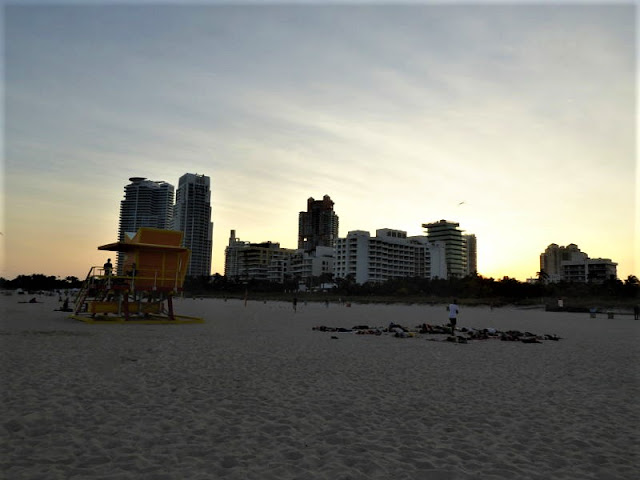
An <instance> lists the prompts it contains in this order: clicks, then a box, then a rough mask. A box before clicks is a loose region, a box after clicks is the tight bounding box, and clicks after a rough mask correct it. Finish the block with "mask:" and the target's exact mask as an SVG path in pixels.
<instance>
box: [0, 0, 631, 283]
mask: <svg viewBox="0 0 640 480" xmlns="http://www.w3.org/2000/svg"><path fill="white" fill-rule="evenodd" d="M4 20H5V25H4V29H5V35H4V44H5V52H6V53H5V137H4V143H5V169H4V172H3V175H4V181H3V187H2V188H3V195H2V198H3V201H4V208H3V209H2V215H3V217H4V218H3V219H2V232H3V235H2V236H0V241H1V242H2V244H1V246H2V252H3V257H2V258H1V259H0V265H1V269H0V276H2V277H5V278H13V277H14V276H16V275H19V274H30V273H44V274H47V275H60V276H66V275H74V276H78V277H83V276H84V275H85V274H86V272H87V271H88V268H89V266H91V265H102V264H103V263H104V261H105V258H104V253H102V252H99V251H97V246H98V245H102V244H105V243H108V242H112V241H115V240H116V239H117V235H118V232H117V228H118V208H117V205H118V201H119V200H120V198H121V197H120V196H121V192H122V186H123V185H124V184H125V182H126V179H127V178H129V177H135V176H143V177H146V178H150V179H154V180H164V181H166V182H168V183H171V184H174V185H175V184H176V182H177V180H178V178H179V177H180V176H181V175H182V174H183V173H184V172H185V171H189V172H197V173H200V174H205V175H207V176H209V177H210V178H211V205H212V209H213V212H212V219H213V221H214V224H215V227H214V229H213V258H212V264H213V265H212V267H213V268H212V273H220V274H222V273H223V271H224V248H225V246H226V244H227V237H228V232H229V231H230V230H232V229H234V230H237V231H238V232H240V233H241V236H242V238H245V239H248V240H250V241H252V242H263V241H273V242H279V243H281V245H282V246H283V247H286V248H289V247H290V248H295V246H296V244H297V235H298V231H297V227H298V214H299V212H300V211H301V210H304V207H305V203H306V199H307V198H309V197H314V198H319V197H321V196H322V195H325V194H327V195H329V196H330V197H331V199H332V200H333V201H334V202H335V212H336V214H337V215H338V216H339V217H340V230H339V236H340V237H344V236H346V235H347V233H348V232H349V231H352V230H368V231H375V230H377V229H381V228H390V229H399V230H404V231H407V232H408V234H409V235H421V234H424V230H423V229H422V228H421V225H422V224H423V223H426V222H434V221H438V220H440V219H446V220H449V221H452V222H456V223H459V224H460V225H461V228H462V229H463V230H465V231H466V232H469V233H473V234H475V235H476V236H477V239H478V247H477V256H478V272H479V273H480V274H481V275H483V276H488V277H496V278H501V277H502V276H509V277H513V278H517V279H519V280H525V279H526V278H528V277H531V276H535V274H536V272H537V271H538V270H539V255H540V252H542V251H544V249H545V248H546V247H547V246H548V245H549V244H551V243H557V244H561V245H566V244H570V243H575V244H578V245H580V246H581V247H582V248H584V250H585V251H588V252H589V253H590V255H592V256H594V257H604V258H611V259H612V260H613V261H614V262H616V263H618V276H619V277H620V278H622V279H624V278H626V277H627V276H628V275H631V274H635V275H637V274H638V267H639V265H640V264H639V261H640V260H639V259H640V254H639V250H640V247H639V246H638V244H639V243H640V242H638V241H636V240H635V239H637V238H638V210H639V209H638V207H637V204H638V192H637V189H636V187H635V186H636V182H637V178H638V172H637V169H636V157H635V135H636V124H635V59H636V48H635V47H636V45H635V27H636V9H635V7H634V6H633V5H617V6H614V5H607V4H599V5H564V6H554V5H538V6H531V5H529V6H516V5H465V6H455V5H453V6H452V5H442V4H440V5H429V4H418V5H404V6H395V5H392V4H389V5H384V6H382V5H375V4H372V5H350V6H346V5H324V6H322V5H315V6H291V5H289V6H282V5H253V6H249V5H244V6H231V5H227V6H212V5H204V6H199V7H187V6H178V5H174V6H158V5H147V6H141V5H138V6H136V4H135V3H134V4H132V5H102V6H92V7H81V6H66V7H53V6H46V5H44V6H34V5H28V6H22V7H19V6H7V7H5V9H4ZM634 236H635V238H634Z"/></svg>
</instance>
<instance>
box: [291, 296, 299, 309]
mask: <svg viewBox="0 0 640 480" xmlns="http://www.w3.org/2000/svg"><path fill="white" fill-rule="evenodd" d="M292 304H293V311H294V312H297V311H298V299H297V298H296V297H293V302H292Z"/></svg>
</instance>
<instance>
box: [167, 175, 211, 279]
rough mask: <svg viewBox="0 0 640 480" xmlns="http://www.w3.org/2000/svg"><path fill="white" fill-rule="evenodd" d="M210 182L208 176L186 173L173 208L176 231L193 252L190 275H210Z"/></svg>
mask: <svg viewBox="0 0 640 480" xmlns="http://www.w3.org/2000/svg"><path fill="white" fill-rule="evenodd" d="M210 186H211V182H210V179H209V177H207V176H205V175H197V174H193V173H185V174H184V175H183V176H181V177H180V180H179V181H178V190H177V191H176V204H175V206H174V209H173V229H174V230H180V231H182V232H183V234H184V235H183V243H184V246H185V247H187V248H188V249H189V250H191V260H190V262H189V268H188V269H187V275H188V276H193V277H195V276H209V275H211V247H212V235H213V223H212V222H211V190H210Z"/></svg>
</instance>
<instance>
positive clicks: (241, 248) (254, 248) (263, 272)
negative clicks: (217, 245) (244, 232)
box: [224, 230, 295, 283]
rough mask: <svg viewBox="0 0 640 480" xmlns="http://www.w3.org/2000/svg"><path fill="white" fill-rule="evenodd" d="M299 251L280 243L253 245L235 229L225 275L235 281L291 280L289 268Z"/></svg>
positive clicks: (227, 250) (231, 238)
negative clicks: (241, 237) (242, 238)
mask: <svg viewBox="0 0 640 480" xmlns="http://www.w3.org/2000/svg"><path fill="white" fill-rule="evenodd" d="M294 253H295V250H291V249H288V248H280V244H279V243H276V242H262V243H251V242H245V241H243V240H240V239H239V238H238V237H236V231H235V230H231V235H229V245H228V246H227V247H226V249H225V262H224V276H225V277H227V278H229V279H231V280H239V281H248V280H252V279H253V280H263V281H269V282H278V283H282V282H284V281H285V280H286V279H287V278H289V276H290V275H289V265H290V262H291V257H292V255H294Z"/></svg>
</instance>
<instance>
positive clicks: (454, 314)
mask: <svg viewBox="0 0 640 480" xmlns="http://www.w3.org/2000/svg"><path fill="white" fill-rule="evenodd" d="M447 310H448V311H449V324H450V325H451V335H455V334H456V323H457V322H458V313H459V309H458V305H457V303H456V300H455V299H454V300H453V302H451V303H450V304H449V306H448V307H447Z"/></svg>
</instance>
